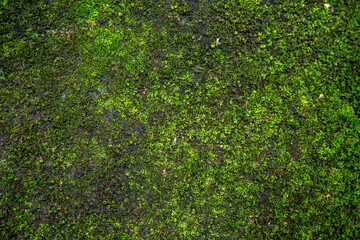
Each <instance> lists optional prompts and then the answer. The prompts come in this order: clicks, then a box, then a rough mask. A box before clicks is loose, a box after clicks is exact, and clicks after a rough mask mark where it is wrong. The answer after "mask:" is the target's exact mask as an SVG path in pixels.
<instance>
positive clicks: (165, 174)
mask: <svg viewBox="0 0 360 240" xmlns="http://www.w3.org/2000/svg"><path fill="white" fill-rule="evenodd" d="M161 174H162V175H163V176H164V177H167V176H168V174H167V172H166V168H164V169H163V172H162V173H161Z"/></svg>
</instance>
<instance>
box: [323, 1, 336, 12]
mask: <svg viewBox="0 0 360 240" xmlns="http://www.w3.org/2000/svg"><path fill="white" fill-rule="evenodd" d="M324 7H326V8H327V9H329V11H330V13H334V7H333V6H331V5H330V4H327V3H324Z"/></svg>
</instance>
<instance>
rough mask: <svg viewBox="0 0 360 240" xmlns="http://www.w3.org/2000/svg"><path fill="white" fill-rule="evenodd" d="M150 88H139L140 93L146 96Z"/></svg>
mask: <svg viewBox="0 0 360 240" xmlns="http://www.w3.org/2000/svg"><path fill="white" fill-rule="evenodd" d="M147 91H148V90H147V89H146V88H142V89H139V90H138V93H139V94H140V96H141V97H146V92H147Z"/></svg>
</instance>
